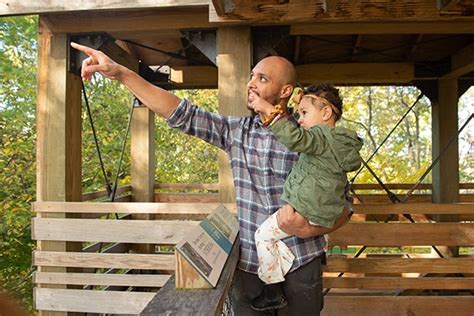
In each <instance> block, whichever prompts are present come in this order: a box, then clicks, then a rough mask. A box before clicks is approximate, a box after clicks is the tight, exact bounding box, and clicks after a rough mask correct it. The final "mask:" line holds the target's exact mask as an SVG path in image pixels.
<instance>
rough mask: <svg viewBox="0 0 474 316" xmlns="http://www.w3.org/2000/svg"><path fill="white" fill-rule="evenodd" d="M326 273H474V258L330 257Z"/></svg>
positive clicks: (325, 268) (325, 267) (325, 269)
mask: <svg viewBox="0 0 474 316" xmlns="http://www.w3.org/2000/svg"><path fill="white" fill-rule="evenodd" d="M324 271H325V272H353V273H387V271H390V273H474V259H473V258H445V259H439V258H436V259H433V258H426V259H424V258H423V259H408V258H357V259H353V258H340V257H338V258H334V257H332V256H328V264H327V266H324Z"/></svg>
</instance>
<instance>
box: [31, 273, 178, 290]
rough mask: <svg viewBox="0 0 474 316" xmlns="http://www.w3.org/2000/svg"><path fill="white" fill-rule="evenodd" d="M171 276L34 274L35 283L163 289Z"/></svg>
mask: <svg viewBox="0 0 474 316" xmlns="http://www.w3.org/2000/svg"><path fill="white" fill-rule="evenodd" d="M170 277H171V275H169V274H99V273H55V272H34V274H33V283H37V284H38V283H41V284H74V285H109V286H110V285H113V286H134V287H162V286H163V285H164V284H165V283H166V282H167V281H168V280H169V278H170Z"/></svg>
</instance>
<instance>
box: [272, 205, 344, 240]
mask: <svg viewBox="0 0 474 316" xmlns="http://www.w3.org/2000/svg"><path fill="white" fill-rule="evenodd" d="M277 220H278V226H279V227H280V228H281V229H282V230H283V231H284V232H285V233H287V234H289V235H294V236H296V237H299V238H303V239H305V238H309V237H314V236H320V235H324V234H328V233H330V232H332V231H334V230H336V229H337V228H339V227H341V226H343V225H344V224H345V223H347V221H348V220H349V216H348V211H347V210H346V209H344V211H343V213H342V214H341V216H340V217H339V218H338V219H337V221H336V223H335V224H334V226H333V227H331V228H326V227H322V226H316V225H311V224H310V223H309V222H308V220H307V219H306V218H304V217H303V216H302V215H301V214H299V213H298V212H295V210H294V209H293V207H291V206H290V205H285V206H283V207H282V208H280V209H279V210H278V215H277Z"/></svg>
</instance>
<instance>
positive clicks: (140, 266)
mask: <svg viewBox="0 0 474 316" xmlns="http://www.w3.org/2000/svg"><path fill="white" fill-rule="evenodd" d="M188 188H189V186H188ZM192 189H193V190H194V189H195V188H194V187H192ZM368 189H370V190H372V189H373V188H372V187H370V188H368ZM206 190H208V188H206ZM122 192H123V193H125V194H126V193H127V190H125V189H124V190H123V191H122ZM411 202H413V201H411ZM217 205H218V204H217V203H194V202H193V203H123V202H122V203H95V202H94V203H91V202H88V203H81V202H77V203H76V202H41V203H34V204H33V211H34V212H36V214H37V216H36V217H34V218H33V220H32V236H33V239H35V240H38V241H60V242H81V243H83V245H84V246H85V247H84V250H83V251H82V252H67V251H54V252H52V251H41V250H37V251H35V252H34V253H33V263H34V265H36V266H37V267H38V272H36V273H35V275H34V282H35V283H36V284H37V285H38V286H37V287H36V288H35V291H34V297H35V307H36V309H38V310H53V311H75V312H90V313H115V314H117V313H121V314H123V313H125V314H138V313H139V312H140V311H141V310H142V309H143V308H144V307H145V306H146V305H147V304H148V303H149V302H150V300H151V299H152V298H153V296H154V295H155V292H156V291H157V290H158V289H159V288H161V287H162V286H163V285H164V284H165V283H166V281H167V280H168V279H169V278H170V276H171V274H172V273H173V271H174V269H175V261H174V256H173V255H172V253H170V252H165V251H163V249H167V248H169V246H170V245H171V246H172V245H174V244H175V243H176V242H178V241H179V240H180V239H181V238H182V237H183V236H184V235H185V234H186V232H187V231H188V230H189V229H190V228H191V227H193V226H194V225H197V223H198V222H197V221H198V220H201V219H203V218H204V217H205V216H207V215H208V214H209V212H211V211H212V210H213V209H214V208H215V207H216V206H217ZM226 207H227V208H228V209H229V210H231V211H232V212H236V207H235V205H233V204H227V205H226ZM111 214H113V215H114V214H118V215H119V218H120V220H115V218H116V217H115V215H114V216H112V218H113V219H107V218H110V215H111ZM130 214H152V215H153V216H154V218H155V220H151V221H150V220H148V221H147V220H132V219H131V216H130ZM403 214H410V215H411V216H412V218H414V219H415V221H416V223H410V222H408V221H407V220H404V216H403ZM433 214H448V215H459V217H460V218H464V219H469V218H471V219H472V218H473V217H474V204H472V203H462V204H431V203H409V204H403V205H402V204H387V202H385V203H384V204H373V203H371V204H361V205H355V215H354V217H353V219H352V220H351V222H350V223H348V224H347V225H345V226H344V227H342V228H341V229H339V230H338V231H336V232H334V233H332V234H331V235H330V236H329V242H330V250H334V249H336V248H337V247H340V248H343V249H346V248H348V249H354V248H355V249H356V250H359V249H360V247H361V246H368V247H407V246H409V247H425V248H428V249H429V248H430V247H431V246H437V247H439V246H443V247H446V246H449V247H458V246H461V247H473V246H474V224H473V223H472V222H447V223H446V222H443V223H436V222H433V221H431V220H430V218H431V216H432V215H433ZM58 215H59V216H61V217H62V218H53V217H54V216H58ZM107 215H109V216H108V217H106V216H107ZM390 215H391V217H392V221H390V222H388V223H383V221H384V219H386V218H387V217H388V216H390ZM68 217H74V218H68ZM78 217H79V218H78ZM374 218H375V219H378V220H379V221H381V222H380V223H377V222H375V221H374ZM140 244H152V245H155V246H156V248H155V249H157V251H156V253H153V254H142V253H136V252H135V251H134V247H132V245H140ZM336 246H337V247H336ZM99 250H100V252H99ZM330 253H335V252H334V251H331V252H330ZM343 253H344V251H343ZM42 267H56V268H58V271H57V272H43V271H42ZM135 272H137V273H135ZM138 272H140V274H138ZM473 276H474V256H473V255H461V256H459V257H451V258H440V257H439V256H437V255H436V252H434V251H432V252H431V253H428V254H413V253H410V254H403V253H401V254H396V255H393V254H385V255H372V254H370V253H368V254H366V253H365V252H364V253H362V255H360V256H359V257H358V258H355V257H354V253H353V252H352V253H350V254H345V255H342V254H331V255H329V257H328V264H327V266H326V267H325V273H324V286H325V287H326V288H328V289H330V291H329V293H328V295H327V296H326V300H325V309H324V313H323V314H324V315H400V314H403V315H405V314H410V313H412V314H413V315H446V314H452V315H472V306H474V296H472V293H471V290H472V289H473V288H474V277H473ZM78 286H79V287H80V288H78ZM66 287H69V288H66ZM70 287H75V288H70ZM137 289H138V291H137ZM453 290H456V291H457V292H450V293H449V294H450V295H446V291H453ZM453 293H456V294H458V295H454V296H453V295H451V294H453ZM419 294H423V295H419ZM427 294H435V295H427Z"/></svg>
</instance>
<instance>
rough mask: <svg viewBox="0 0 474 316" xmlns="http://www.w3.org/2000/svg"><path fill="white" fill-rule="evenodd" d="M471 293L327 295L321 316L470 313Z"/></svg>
mask: <svg viewBox="0 0 474 316" xmlns="http://www.w3.org/2000/svg"><path fill="white" fill-rule="evenodd" d="M473 308H474V296H326V297H325V298H324V309H323V311H322V313H321V315H322V316H380V315H384V316H406V315H410V316H424V315H430V316H446V315H456V316H472V311H473Z"/></svg>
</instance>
